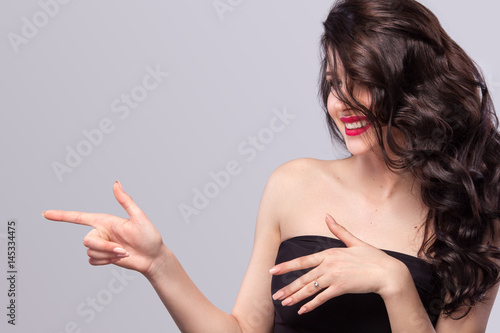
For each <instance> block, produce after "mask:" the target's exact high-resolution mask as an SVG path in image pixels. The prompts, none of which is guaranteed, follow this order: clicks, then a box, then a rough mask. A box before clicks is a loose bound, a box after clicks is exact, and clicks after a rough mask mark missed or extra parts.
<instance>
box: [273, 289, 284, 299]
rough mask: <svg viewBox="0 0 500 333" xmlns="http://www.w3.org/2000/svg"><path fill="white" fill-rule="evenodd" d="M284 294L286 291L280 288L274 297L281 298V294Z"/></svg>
mask: <svg viewBox="0 0 500 333" xmlns="http://www.w3.org/2000/svg"><path fill="white" fill-rule="evenodd" d="M284 294H285V292H284V291H283V290H280V291H278V292H277V293H276V294H274V295H273V299H274V300H277V299H280V298H281V296H283V295H284Z"/></svg>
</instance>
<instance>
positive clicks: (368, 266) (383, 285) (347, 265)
mask: <svg viewBox="0 0 500 333" xmlns="http://www.w3.org/2000/svg"><path fill="white" fill-rule="evenodd" d="M326 222H327V225H328V228H329V229H330V231H331V232H332V233H333V235H335V236H336V237H338V239H340V240H341V241H342V242H344V243H345V244H346V246H347V248H331V249H327V250H324V251H321V252H318V253H314V254H311V255H308V256H304V257H300V258H297V259H294V260H290V261H287V262H284V263H281V264H279V265H276V266H274V267H273V268H272V269H271V270H270V273H271V274H273V275H281V274H284V273H288V272H291V271H296V270H300V269H306V268H311V267H315V268H314V269H312V270H311V271H309V272H307V273H306V274H304V275H303V276H301V277H300V278H298V279H296V280H295V281H293V282H292V283H290V284H289V285H288V286H286V287H284V288H282V289H280V290H278V291H277V292H276V293H275V294H274V295H273V299H274V300H282V305H284V306H287V305H293V304H296V303H298V302H300V301H301V300H303V299H305V298H307V297H309V296H311V295H314V294H316V293H317V292H318V291H319V290H320V289H321V290H322V292H321V293H319V294H318V295H316V297H314V298H313V299H312V300H311V301H310V302H308V303H306V304H305V305H304V306H302V307H301V308H300V310H299V312H298V313H299V314H303V313H306V312H309V311H311V310H313V309H315V308H316V307H318V306H320V305H321V304H323V303H324V302H326V301H327V300H329V299H331V298H334V297H337V296H340V295H343V294H347V293H353V294H358V293H371V292H373V293H377V294H379V295H381V296H382V297H384V296H385V295H389V294H390V293H392V292H395V291H396V290H397V288H398V287H399V286H400V284H403V283H404V281H407V275H408V274H409V271H408V269H407V267H406V265H405V264H404V263H402V262H401V261H399V260H397V259H395V258H393V257H391V256H389V255H387V254H386V253H385V252H384V251H382V250H379V249H377V248H375V247H373V246H371V245H369V244H367V243H365V242H363V241H361V240H360V239H358V238H356V237H354V236H353V235H352V234H351V233H350V232H349V231H347V230H346V229H345V228H344V227H342V226H341V225H339V224H338V223H336V222H335V220H334V219H333V217H331V216H330V215H328V214H327V217H326ZM405 279H406V280H405Z"/></svg>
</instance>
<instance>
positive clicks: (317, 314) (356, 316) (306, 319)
mask: <svg viewBox="0 0 500 333" xmlns="http://www.w3.org/2000/svg"><path fill="white" fill-rule="evenodd" d="M332 247H345V244H344V243H343V242H342V241H340V240H338V239H335V238H330V237H324V236H297V237H293V238H290V239H288V240H286V241H284V242H282V243H281V245H280V247H279V250H278V255H277V258H276V264H279V263H282V262H285V261H289V260H292V259H295V258H298V257H302V256H306V255H309V254H312V253H316V252H320V251H323V250H326V249H329V248H332ZM383 251H384V252H386V253H387V254H388V255H390V256H392V257H395V258H396V259H399V260H401V261H402V262H403V263H405V264H406V266H407V267H408V269H409V271H410V273H411V275H412V277H413V281H414V282H415V286H416V287H417V291H418V293H419V295H420V299H421V300H422V303H423V304H424V307H425V308H426V310H427V314H428V315H429V319H430V320H431V322H432V323H433V325H434V326H435V325H436V322H437V318H438V315H439V310H438V307H439V305H440V304H441V300H440V298H439V296H438V295H439V290H440V284H439V283H438V280H437V278H436V275H435V274H434V269H433V267H432V265H431V264H429V263H427V262H426V261H424V260H422V259H420V258H417V257H413V256H410V255H407V254H404V253H399V252H394V251H388V250H383ZM309 270H310V269H305V270H300V271H295V272H290V273H286V274H283V275H275V276H273V278H272V283H271V293H272V294H274V293H275V292H277V291H278V290H279V289H281V288H283V287H284V286H286V285H288V284H289V283H291V282H292V281H294V280H295V279H296V278H298V277H299V276H301V275H303V274H305V273H307V272H308V271H309ZM314 296H315V295H313V296H311V297H309V298H307V299H305V300H303V301H301V302H299V303H298V304H295V305H292V306H282V305H281V301H273V303H274V308H275V318H274V332H275V333H312V332H325V333H327V332H332V333H333V332H339V333H350V332H352V333H363V332H369V333H379V332H380V333H387V332H391V327H390V323H389V317H388V314H387V310H386V307H385V304H384V301H383V300H382V298H381V297H380V296H379V295H378V294H375V293H370V294H345V295H342V296H339V297H335V298H332V299H330V300H329V301H327V302H325V303H324V304H322V305H321V306H319V307H317V308H316V309H314V310H313V311H311V312H308V313H305V314H302V315H298V314H297V311H299V309H300V307H301V306H302V305H304V304H305V303H307V302H308V301H310V300H311V299H312V298H313V297H314ZM404 301H405V300H404V299H402V300H401V302H404ZM408 320H410V321H411V320H412V319H411V318H408ZM414 320H415V319H414Z"/></svg>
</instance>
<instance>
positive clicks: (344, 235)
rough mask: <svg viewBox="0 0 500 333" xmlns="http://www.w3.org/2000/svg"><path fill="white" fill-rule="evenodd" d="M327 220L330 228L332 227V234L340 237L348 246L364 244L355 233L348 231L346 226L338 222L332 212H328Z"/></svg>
mask: <svg viewBox="0 0 500 333" xmlns="http://www.w3.org/2000/svg"><path fill="white" fill-rule="evenodd" d="M325 220H326V225H327V226H328V229H330V231H331V232H332V234H334V235H335V236H337V237H338V239H340V240H341V241H342V242H344V244H345V245H346V246H347V247H351V246H355V245H360V244H364V243H363V241H361V240H360V239H359V238H357V237H355V236H354V235H353V234H351V233H350V232H349V231H347V229H346V228H344V227H343V226H341V225H340V224H338V223H337V221H335V219H334V218H333V217H332V216H331V215H330V214H326V218H325Z"/></svg>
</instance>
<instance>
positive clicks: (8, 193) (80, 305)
mask: <svg viewBox="0 0 500 333" xmlns="http://www.w3.org/2000/svg"><path fill="white" fill-rule="evenodd" d="M51 2H53V1H49V0H42V1H41V3H42V4H43V3H51ZM61 2H62V0H61ZM422 2H423V3H424V4H425V5H427V6H428V7H429V8H430V9H431V10H433V11H434V12H435V14H436V15H437V16H438V17H439V18H440V20H441V22H442V24H443V25H444V27H445V29H447V31H448V32H449V34H450V35H451V36H452V37H453V38H454V39H455V40H456V41H457V42H458V43H459V44H460V45H461V46H462V47H463V48H464V49H465V50H466V51H467V52H468V53H469V54H470V55H471V56H472V58H474V59H475V60H476V61H477V62H478V63H479V65H480V66H481V67H482V68H483V70H484V72H485V74H486V77H487V78H488V81H489V84H490V88H491V90H492V94H493V97H494V99H495V101H496V104H498V102H499V98H500V83H499V82H498V81H500V68H499V64H500V61H499V60H498V59H500V44H499V43H498V42H497V40H498V32H499V28H498V13H499V9H500V7H499V5H498V4H497V3H496V2H493V1H487V0H480V1H475V2H474V4H472V3H471V2H470V1H457V0H440V1H430V0H426V1H422ZM214 3H217V1H211V0H204V1H201V0H197V1H118V0H114V1H104V2H103V1H90V0H88V1H77V0H73V1H68V3H67V4H59V9H58V11H57V12H56V11H54V12H53V13H52V14H53V15H52V16H53V17H49V16H46V17H47V18H48V19H47V20H46V22H44V21H43V19H44V17H43V14H40V11H41V5H40V3H39V2H37V1H34V0H30V1H13V0H8V1H7V0H5V1H2V2H1V4H0V16H1V22H2V26H1V29H2V36H4V37H3V38H2V39H1V41H0V48H1V53H0V54H1V57H2V58H1V60H2V61H0V67H1V68H0V73H2V74H1V76H0V91H1V101H2V110H1V115H2V118H1V121H0V129H1V130H0V149H1V157H2V161H1V163H0V177H1V184H0V205H1V206H0V221H2V226H1V227H0V228H1V229H0V242H1V243H0V247H1V252H0V258H1V261H0V263H1V267H2V272H4V273H2V274H6V273H5V272H6V270H7V268H6V239H5V236H6V232H7V221H8V220H9V219H15V220H16V221H17V225H18V226H17V237H18V239H17V248H18V252H17V264H18V272H19V274H18V285H17V291H18V297H17V304H18V309H17V325H16V326H15V327H12V326H11V325H8V324H7V323H6V321H7V320H6V316H5V313H6V310H5V307H6V305H7V301H8V300H7V296H6V290H7V281H6V279H5V278H2V279H0V295H2V296H1V297H0V304H1V305H2V306H1V308H2V309H4V310H2V313H1V316H0V317H1V318H4V319H2V321H1V323H0V330H1V331H2V332H48V333H59V332H65V326H67V327H66V331H72V329H71V325H72V324H71V322H74V323H75V324H76V325H77V326H78V328H79V329H81V331H82V332H137V331H145V332H177V331H178V329H177V328H176V326H175V324H174V323H173V321H172V319H171V318H170V316H169V314H168V312H167V311H166V310H165V309H164V307H163V305H162V304H161V302H160V300H159V299H158V297H157V296H156V294H155V292H154V290H153V289H152V288H151V286H150V285H149V284H148V282H147V280H146V279H145V278H144V277H142V276H141V275H140V274H138V273H135V272H130V271H127V272H126V273H125V274H126V277H127V278H128V280H125V281H124V282H120V280H117V279H116V275H117V274H118V275H119V274H122V269H121V268H119V267H116V266H106V267H93V266H90V265H89V264H88V262H87V255H86V251H85V248H84V246H83V245H82V239H83V237H84V236H85V235H86V233H87V232H88V231H89V230H90V229H89V228H87V227H83V226H76V225H70V224H59V223H56V222H49V221H46V220H44V219H43V218H42V217H41V215H40V212H41V211H43V210H46V209H64V210H80V211H89V212H103V213H110V214H114V215H118V216H126V215H125V213H124V211H123V210H122V208H121V207H120V206H119V204H118V203H117V202H116V201H115V199H114V197H113V193H112V185H113V182H114V181H115V180H116V179H118V180H120V181H121V183H122V184H123V187H124V189H125V190H126V191H127V192H128V193H130V194H131V195H132V196H133V198H134V200H136V202H137V203H138V204H139V206H140V207H141V208H142V209H143V210H144V211H145V212H146V213H147V214H148V216H149V218H150V219H151V220H152V221H153V222H154V223H155V225H156V227H157V228H158V229H159V231H160V232H161V234H162V236H163V238H164V241H165V243H166V244H167V245H168V246H169V247H170V248H171V249H172V250H173V251H174V252H175V253H176V254H177V256H178V257H179V259H180V261H181V262H182V263H183V265H184V267H185V269H186V270H187V271H188V273H189V274H190V276H191V277H192V279H193V280H194V281H195V283H196V284H197V285H198V286H199V288H200V289H201V290H202V291H203V292H204V293H205V295H206V296H207V297H208V298H209V299H210V300H211V301H212V302H213V303H214V304H215V305H216V306H218V307H219V308H221V309H222V310H224V311H227V312H230V311H231V308H232V306H233V303H234V301H235V298H236V295H237V292H238V289H239V285H240V283H241V281H242V278H243V275H244V272H245V268H246V265H247V263H248V260H249V256H250V253H251V249H252V242H253V232H254V224H255V219H256V214H257V209H258V205H259V201H260V197H261V194H262V191H263V188H264V185H265V183H266V181H267V178H268V177H269V175H270V173H271V172H272V171H273V170H274V169H275V168H276V167H277V166H279V165H280V164H283V163H285V162H286V161H289V160H291V159H295V158H300V157H313V158H319V159H335V158H338V157H341V156H344V155H343V154H344V153H343V151H342V149H336V148H333V147H332V146H331V144H330V142H329V137H328V132H327V128H326V125H325V123H324V120H323V113H322V111H321V109H320V104H319V100H318V98H317V76H318V70H319V52H318V41H319V38H320V35H321V32H322V25H321V22H322V21H323V20H324V19H325V18H326V15H327V13H328V9H329V8H330V6H331V4H332V3H333V1H332V0H322V1H285V0H275V1H264V0H256V1H241V0H232V1H229V0H222V1H219V3H223V4H226V6H230V9H231V10H228V11H226V12H224V13H222V14H219V13H218V12H217V10H216V9H215V7H214ZM52 9H54V7H52ZM33 16H35V18H36V19H38V20H39V22H40V23H39V24H40V25H41V27H40V28H38V31H37V32H36V33H35V32H33V31H31V33H32V35H33V36H31V38H27V39H26V40H25V43H22V44H20V45H18V47H17V50H16V47H13V45H12V43H11V42H10V40H9V37H8V36H9V34H11V33H14V34H17V35H20V36H22V27H23V25H24V24H25V23H24V22H25V21H23V17H26V19H27V20H29V21H30V22H33ZM25 32H26V31H25ZM10 36H12V34H11V35H10ZM16 51H17V52H16ZM148 66H149V67H150V68H152V69H155V68H156V67H157V66H158V67H159V69H160V70H161V71H162V72H168V77H165V78H164V79H163V82H161V83H159V84H158V86H157V87H156V89H154V90H152V91H149V92H148V94H147V96H144V97H145V98H144V100H142V101H141V102H140V103H138V105H137V106H136V107H135V108H134V109H132V108H130V113H129V114H128V115H127V117H123V116H124V115H125V114H124V113H123V112H119V113H115V112H113V108H112V103H113V101H115V99H117V98H118V99H119V98H120V96H121V95H122V94H130V93H131V91H133V90H134V89H135V90H134V91H135V93H139V92H140V88H138V86H140V85H141V84H142V80H143V78H144V76H145V75H146V74H147V70H146V68H147V67H148ZM152 82H153V81H151V83H152ZM137 96H139V95H137ZM139 97H140V96H139ZM139 97H138V98H139ZM120 105H121V106H122V107H123V105H124V104H120ZM273 110H274V111H276V110H279V111H281V112H283V110H286V111H287V113H290V114H293V115H294V116H295V118H294V119H290V120H289V123H288V124H287V125H285V126H284V129H283V130H282V131H281V132H276V133H273V137H270V136H269V134H270V132H269V131H268V130H266V129H265V128H268V127H269V124H270V121H271V119H272V117H273V116H274V113H273ZM120 116H122V118H123V119H121V118H120ZM103 119H109V121H110V122H111V123H112V126H113V131H112V132H111V133H107V134H103V138H102V140H101V142H97V143H98V144H97V145H93V146H91V148H92V151H91V152H90V153H89V154H88V155H87V156H84V157H83V158H82V161H81V162H80V164H79V165H78V166H76V167H74V168H72V172H68V173H64V174H63V175H62V179H61V180H59V179H58V177H57V176H56V173H55V172H54V169H53V163H54V162H58V163H62V164H65V158H66V154H67V150H66V147H67V146H69V147H70V148H71V149H77V147H78V145H80V146H81V145H82V140H86V138H85V135H84V134H83V132H82V131H84V130H87V131H91V130H92V129H95V128H98V126H99V123H100V122H101V121H102V120H103ZM259 133H260V134H261V137H262V138H265V140H266V144H264V145H263V147H262V148H263V149H262V150H259V151H257V150H256V151H255V155H254V156H252V157H253V159H252V160H250V161H249V160H248V159H249V157H250V154H249V153H243V152H242V151H241V150H238V147H239V146H240V145H241V147H243V148H248V147H249V144H248V137H249V136H256V135H258V134H259ZM266 134H267V136H266ZM83 144H84V143H83ZM82 147H83V146H81V147H80V148H82ZM241 147H240V149H241ZM83 148H85V147H83ZM87 148H89V147H87ZM87 152H89V151H87ZM231 160H235V161H237V162H238V163H239V165H240V167H241V173H240V174H238V175H235V176H233V177H231V181H230V183H229V185H228V186H226V187H225V188H223V189H221V190H220V192H219V193H218V194H217V195H216V196H215V197H214V198H212V199H210V202H209V204H208V205H207V207H206V208H204V209H201V210H200V212H199V214H198V215H193V216H192V217H191V219H190V223H186V221H185V219H183V217H182V216H181V214H180V212H179V205H180V204H182V203H184V204H188V205H192V203H191V201H192V200H193V196H194V192H193V191H194V190H195V189H203V187H204V186H205V185H206V184H208V183H209V182H211V178H210V175H209V173H210V172H211V171H213V172H217V171H220V170H223V169H224V168H225V167H226V164H227V163H228V162H229V161H231ZM92 298H95V299H97V302H98V307H97V308H98V309H99V311H97V310H92V311H94V315H93V316H92V314H91V311H90V309H92V308H91V307H90V306H89V305H88V303H87V302H88V301H89V299H92ZM499 315H500V306H498V304H497V305H496V306H495V308H494V309H493V313H492V316H491V319H490V323H489V328H488V332H498V330H499V329H500V316H499ZM68 323H69V324H68Z"/></svg>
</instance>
